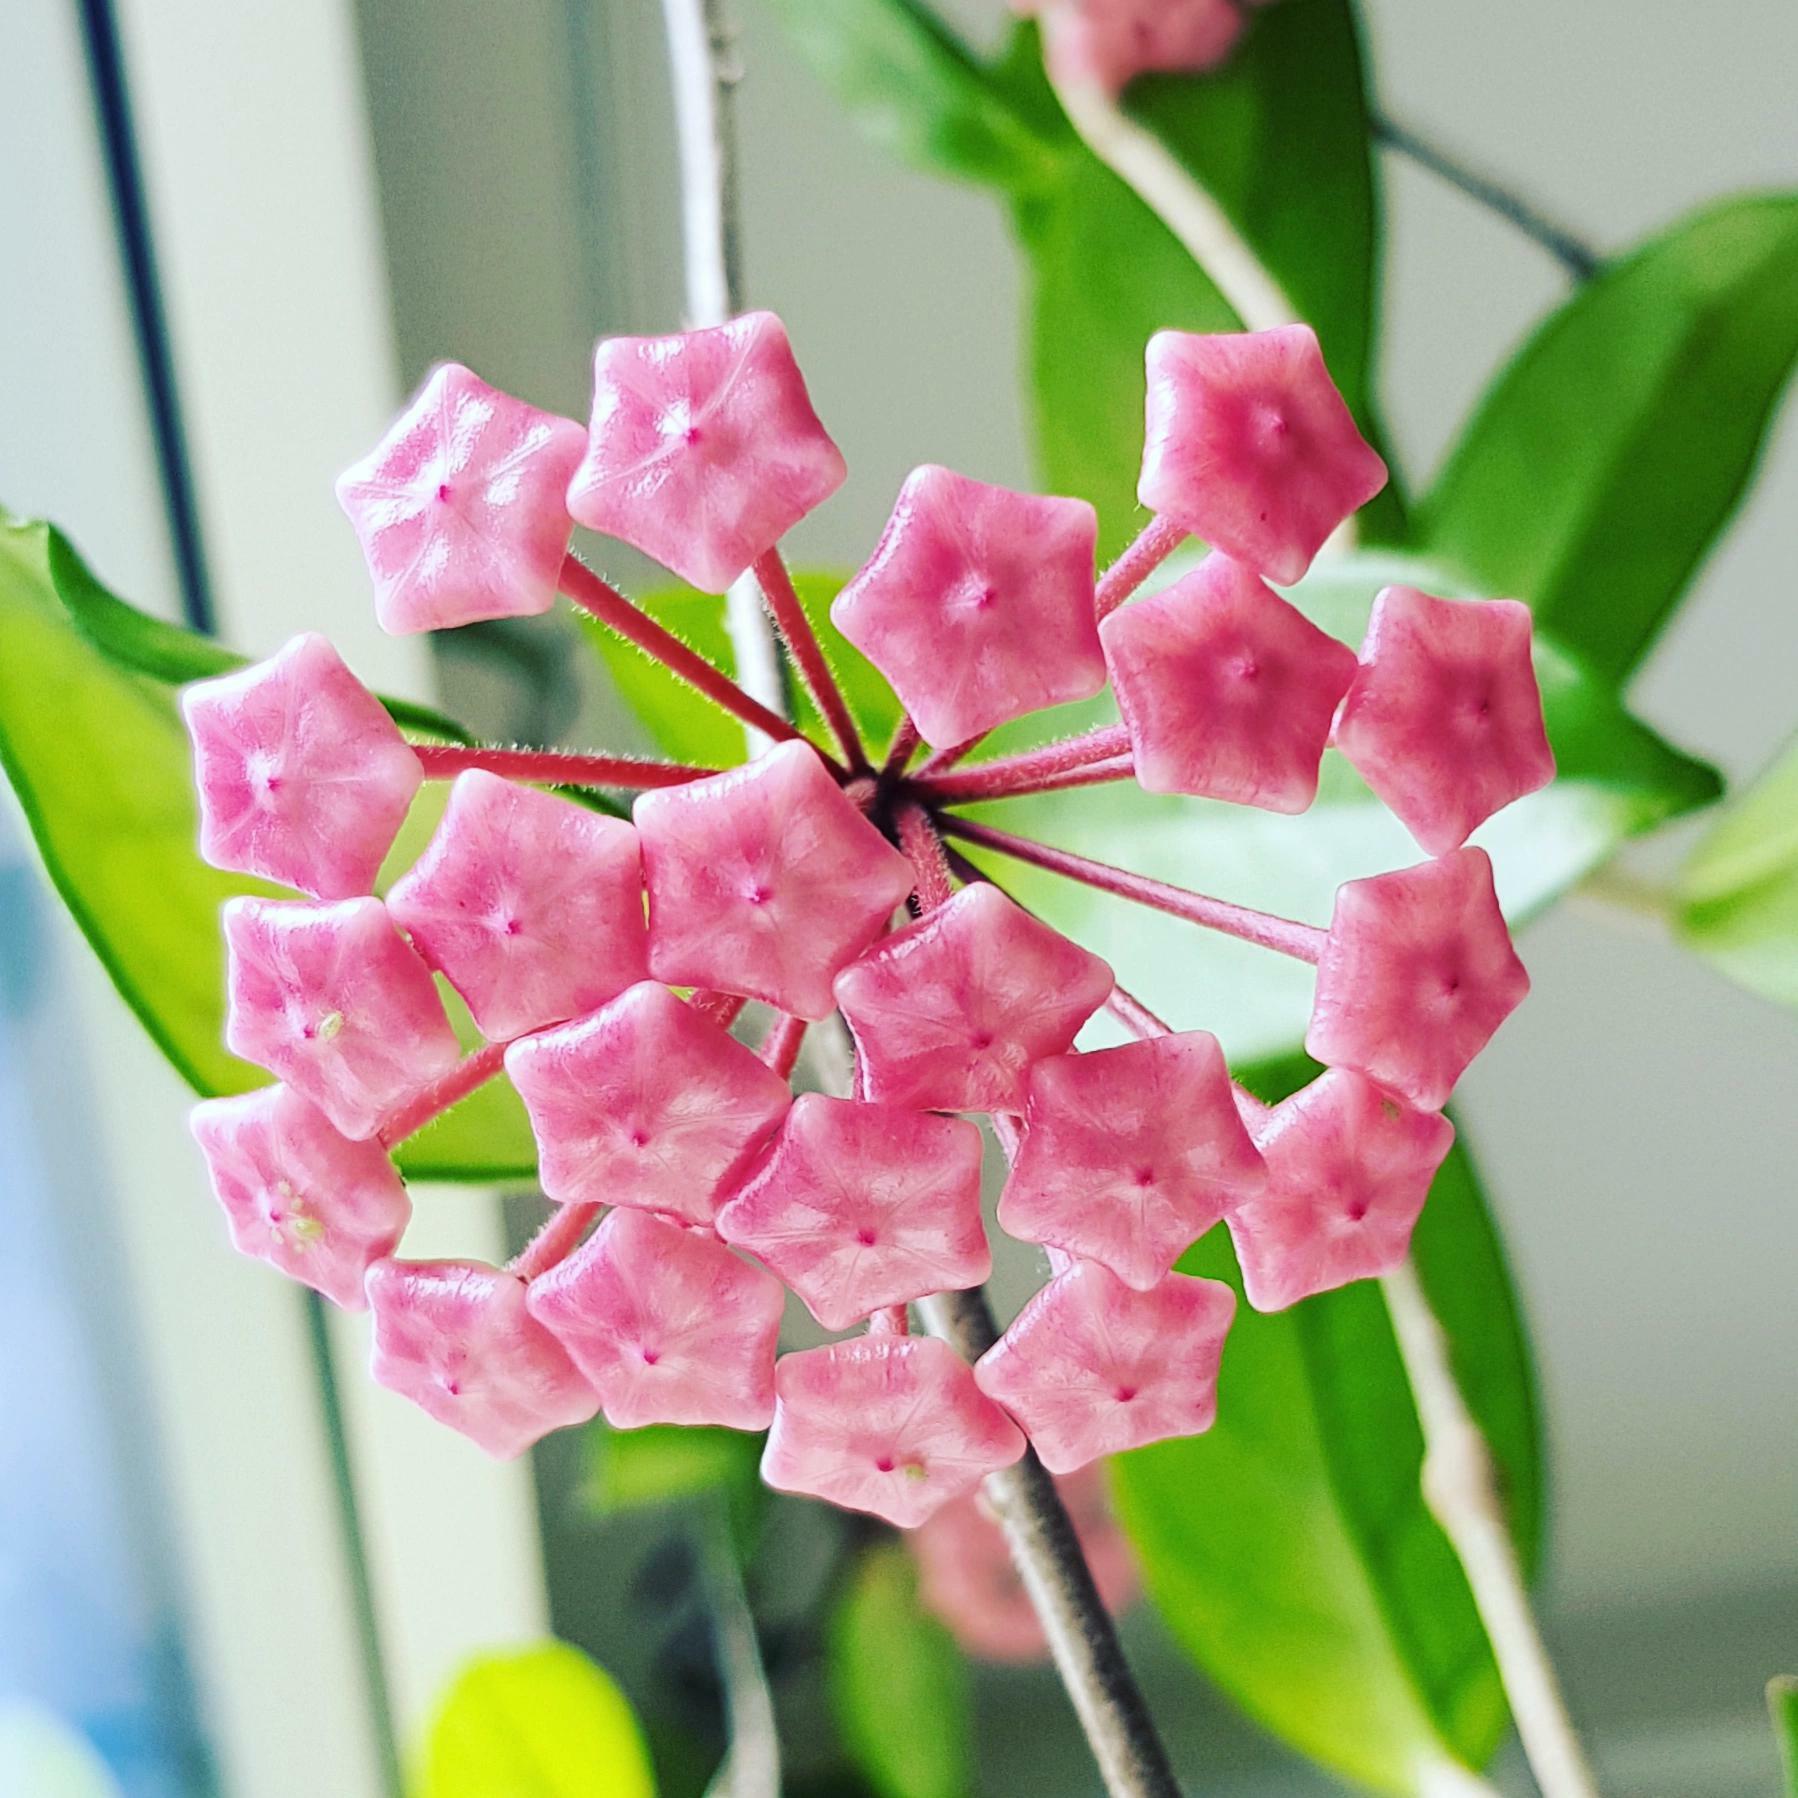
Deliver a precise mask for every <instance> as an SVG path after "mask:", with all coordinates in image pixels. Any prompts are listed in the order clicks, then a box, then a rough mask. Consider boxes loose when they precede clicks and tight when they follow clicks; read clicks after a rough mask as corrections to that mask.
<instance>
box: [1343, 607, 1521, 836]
mask: <svg viewBox="0 0 1798 1798" xmlns="http://www.w3.org/2000/svg"><path fill="white" fill-rule="evenodd" d="M1531 638H1532V629H1531V623H1530V610H1529V607H1528V606H1526V605H1522V604H1520V603H1519V602H1518V601H1517V600H1514V599H1483V600H1455V599H1434V598H1432V597H1431V596H1430V595H1429V594H1427V593H1420V592H1418V590H1417V589H1416V588H1415V587H1388V588H1386V589H1385V590H1384V591H1383V592H1382V593H1381V594H1380V596H1379V597H1378V598H1377V599H1376V600H1375V601H1374V603H1373V616H1372V617H1371V619H1370V620H1369V621H1368V626H1367V637H1366V640H1365V641H1364V642H1363V643H1362V645H1361V669H1360V672H1359V673H1358V674H1357V675H1356V676H1355V681H1354V685H1353V686H1351V687H1350V688H1349V691H1348V698H1347V699H1346V700H1345V701H1344V702H1343V707H1342V713H1341V716H1340V717H1339V718H1338V719H1337V721H1336V746H1337V748H1339V749H1340V750H1341V751H1342V752H1343V754H1344V755H1346V756H1347V757H1348V759H1349V760H1350V761H1351V762H1353V763H1354V765H1355V767H1356V768H1357V769H1358V770H1359V771H1360V774H1361V776H1362V778H1363V779H1364V780H1365V781H1366V782H1367V784H1368V785H1369V786H1370V787H1372V788H1373V790H1374V793H1375V796H1376V797H1377V798H1379V799H1380V800H1381V801H1382V802H1383V803H1384V804H1385V805H1386V806H1387V807H1388V808H1389V809H1390V810H1391V811H1392V812H1393V813H1394V814H1395V816H1397V818H1398V819H1399V821H1400V822H1401V823H1402V824H1404V825H1405V826H1406V828H1407V829H1408V830H1409V831H1410V832H1411V834H1412V836H1414V837H1415V838H1416V839H1417V841H1418V842H1419V844H1421V845H1422V847H1423V848H1425V849H1427V850H1428V851H1429V852H1430V854H1431V855H1443V854H1446V853H1447V852H1448V851H1449V850H1451V849H1458V848H1460V846H1461V845H1462V844H1463V843H1464V842H1466V841H1467V838H1468V837H1469V835H1471V834H1472V832H1473V831H1475V830H1477V829H1478V828H1479V826H1480V825H1481V824H1483V823H1485V821H1486V820H1487V819H1488V818H1490V817H1491V816H1492V814H1493V813H1494V812H1496V811H1501V810H1503V808H1504V807H1505V806H1507V805H1509V804H1510V803H1511V801H1512V800H1514V799H1521V798H1522V797H1523V796H1524V794H1526V793H1533V792H1535V791H1536V790H1537V789H1538V788H1539V787H1545V786H1547V785H1548V783H1549V782H1550V781H1551V780H1553V779H1554V776H1555V758H1554V751H1553V750H1552V749H1550V748H1549V746H1548V731H1547V728H1546V727H1545V725H1544V724H1543V721H1542V689H1541V688H1540V687H1539V686H1538V685H1537V683H1536V670H1535V666H1534V664H1533V663H1532V661H1531V660H1530V643H1531Z"/></svg>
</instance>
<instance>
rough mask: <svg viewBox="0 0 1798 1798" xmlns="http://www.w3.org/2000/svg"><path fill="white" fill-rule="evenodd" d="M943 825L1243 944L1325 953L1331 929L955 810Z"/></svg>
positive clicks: (1312, 955)
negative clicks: (1097, 859) (1152, 877)
mask: <svg viewBox="0 0 1798 1798" xmlns="http://www.w3.org/2000/svg"><path fill="white" fill-rule="evenodd" d="M940 825H941V828H942V829H943V830H945V831H947V832H949V834H950V835H952V836H957V837H961V838H962V839H963V840H964V841H966V842H969V843H978V844H980V845H981V847H982V848H986V849H996V850H997V851H998V852H999V854H1001V855H1009V856H1011V857H1012V858H1013V859H1014V860H1016V861H1021V862H1029V863H1031V865H1032V866H1034V867H1038V868H1046V869H1047V870H1048V871H1049V872H1050V873H1051V874H1062V875H1065V876H1066V877H1067V878H1068V879H1069V880H1077V881H1079V882H1081V883H1082V885H1085V886H1090V887H1097V888H1098V889H1099V891H1101V892H1105V893H1110V894H1112V895H1113V896H1114V897H1116V898H1119V899H1131V900H1134V901H1135V902H1136V903H1137V904H1138V905H1147V906H1150V907H1152V908H1153V909H1154V910H1156V911H1164V912H1167V913H1169V914H1170V915H1171V916H1173V917H1176V918H1184V919H1185V920H1186V921H1187V922H1188V923H1189V924H1201V925H1203V926H1204V927H1205V928H1206V929H1207V930H1218V931H1222V932H1223V933H1224V935H1226V936H1233V937H1240V938H1241V939H1242V941H1243V942H1245V943H1258V944H1260V945H1261V947H1262V948H1264V949H1277V950H1278V951H1279V952H1280V954H1282V955H1290V956H1293V957H1294V958H1295V959H1296V960H1299V961H1308V962H1312V963H1315V962H1316V961H1317V960H1318V958H1319V957H1320V956H1321V955H1322V954H1323V948H1324V943H1325V942H1326V941H1327V940H1328V937H1329V932H1328V931H1324V930H1319V929H1318V928H1317V926H1316V925H1315V924H1300V923H1298V922H1297V921H1296V920H1294V919H1292V918H1277V917H1275V916H1273V914H1272V913H1271V912H1262V911H1255V910H1254V909H1252V908H1251V907H1249V906H1246V905H1231V904H1230V903H1229V902H1228V901H1227V900H1224V899H1213V898H1211V897H1209V896H1208V895H1207V894H1204V893H1194V892H1190V891H1188V890H1187V888H1185V887H1177V886H1170V885H1169V884H1168V883H1167V882H1166V881H1163V880H1150V879H1149V878H1148V877H1147V876H1146V875H1143V874H1132V873H1131V872H1130V870H1129V869H1128V868H1114V867H1112V865H1111V864H1110V863H1109V862H1095V861H1089V860H1088V859H1087V858H1086V857H1085V856H1084V855H1074V854H1072V853H1071V852H1070V851H1068V850H1066V849H1052V848H1050V847H1049V845H1048V844H1047V843H1039V842H1036V841H1035V840H1034V839H1033V838H1031V837H1019V836H1013V835H1012V833H1011V832H1010V831H1008V830H995V829H993V827H992V826H991V825H990V824H976V823H974V822H973V821H972V820H971V819H968V818H958V817H956V816H955V815H954V814H953V813H950V814H945V816H944V817H943V818H942V819H941V820H940Z"/></svg>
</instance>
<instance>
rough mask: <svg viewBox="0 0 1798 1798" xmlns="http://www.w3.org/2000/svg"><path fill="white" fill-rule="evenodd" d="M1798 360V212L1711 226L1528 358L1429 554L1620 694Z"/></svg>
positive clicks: (1780, 201) (1586, 303)
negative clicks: (1525, 610) (1501, 598)
mask: <svg viewBox="0 0 1798 1798" xmlns="http://www.w3.org/2000/svg"><path fill="white" fill-rule="evenodd" d="M1795 359H1798V195H1792V194H1779V195H1754V196H1750V197H1747V198H1741V199H1733V200H1726V201H1723V202H1722V203H1721V204H1718V205H1714V206H1710V207H1707V208H1706V209H1705V210H1704V211H1702V212H1699V213H1697V214H1695V215H1694V216H1692V217H1691V218H1688V219H1686V220H1684V221H1682V222H1681V223H1680V224H1678V225H1675V226H1674V227H1673V228H1672V229H1671V230H1670V231H1668V232H1666V233H1665V234H1664V235H1662V236H1660V237H1657V238H1655V239H1653V240H1652V241H1651V242H1649V243H1648V244H1646V245H1645V246H1643V247H1642V248H1641V249H1639V250H1637V251H1636V252H1635V253H1634V254H1633V255H1631V256H1628V257H1626V258H1624V259H1623V260H1621V261H1619V262H1617V263H1615V264H1613V265H1611V266H1610V267H1608V268H1607V269H1605V270H1604V271H1603V272H1602V273H1600V274H1599V275H1598V276H1597V277H1596V278H1595V279H1593V280H1592V281H1589V282H1587V283H1586V284H1585V285H1584V286H1583V287H1581V288H1580V289H1579V291H1578V292H1577V293H1575V294H1574V295H1573V297H1572V298H1571V299H1569V300H1568V301H1567V302H1566V304H1565V305H1563V306H1561V307H1560V308H1559V309H1558V310H1557V311H1555V312H1554V313H1553V314H1551V315H1550V317H1549V318H1548V319H1547V321H1546V322H1545V323H1544V324H1543V325H1541V326H1540V327H1539V328H1538V329H1537V331H1536V332H1535V334H1534V335H1533V336H1532V337H1531V338H1530V339H1529V341H1528V342H1527V343H1525V344H1524V346H1523V348H1522V349H1521V350H1520V351H1519V352H1518V353H1517V355H1516V356H1515V358H1514V359H1513V360H1512V361H1511V363H1510V364H1509V365H1508V366H1507V367H1506V368H1505V369H1504V371H1503V372H1502V373H1501V374H1500V375H1499V376H1498V378H1497V380H1496V381H1495V382H1494V383H1493V385H1492V387H1491V389H1490V390H1489V392H1488V393H1487V395H1486V398H1485V399H1484V401H1483V402H1482V403H1481V405H1480V407H1479V410H1478V411H1477V412H1476V413H1475V415H1474V417H1473V420H1472V422H1471V423H1470V424H1469V425H1468V427H1467V430H1466V432H1465V434H1464V435H1463V436H1462V438H1461V440H1460V442H1459V443H1458V444H1457V445H1456V447H1455V449H1454V450H1453V452H1452V453H1451V455H1450V457H1449V460H1448V462H1447V465H1446V466H1445V467H1444V469H1443V471H1442V474H1441V476H1440V478H1439V479H1438V480H1437V482H1436V485H1435V487H1434V489H1433V490H1432V492H1431V493H1430V495H1429V498H1428V501H1427V502H1426V504H1425V505H1424V506H1423V508H1422V510H1421V517H1420V520H1419V540H1420V541H1421V542H1423V543H1424V544H1426V545H1427V546H1428V547H1429V549H1430V550H1431V552H1432V553H1434V554H1437V555H1440V556H1442V557H1445V558H1447V559H1448V560H1450V561H1451V562H1453V563H1454V564H1455V565H1457V566H1458V567H1459V568H1460V569H1461V570H1462V571H1463V572H1464V573H1465V575H1466V576H1467V577H1468V578H1469V579H1471V580H1473V581H1475V582H1477V583H1479V584H1481V585H1483V586H1484V587H1485V589H1486V591H1488V592H1490V593H1499V594H1512V595H1515V596H1516V597H1518V598H1520V599H1524V600H1527V601H1528V602H1529V603H1530V605H1531V606H1533V607H1534V608H1535V612H1536V618H1537V621H1538V622H1539V623H1540V624H1543V625H1546V626H1548V627H1549V628H1551V629H1552V630H1554V631H1555V633H1556V634H1557V635H1558V636H1559V637H1560V639H1561V641H1562V642H1564V643H1565V644H1567V645H1568V647H1569V648H1571V649H1573V650H1575V651H1578V652H1579V653H1581V654H1582V655H1584V656H1585V658H1586V659H1587V661H1588V662H1589V663H1590V665H1591V666H1592V667H1593V668H1594V669H1595V670H1597V671H1598V672H1599V673H1601V674H1608V675H1611V676H1613V677H1618V676H1621V675H1623V674H1625V673H1626V672H1628V670H1629V669H1630V668H1632V667H1633V666H1634V665H1635V664H1636V663H1637V662H1638V661H1639V660H1640V659H1641V657H1642V655H1643V653H1644V652H1645V651H1646V650H1647V648H1648V646H1649V645H1650V644H1651V643H1652V642H1653V641H1654V638H1655V636H1656V634H1657V632H1658V631H1659V630H1660V628H1661V626H1662V625H1663V624H1664V623H1665V622H1666V620H1667V618H1668V617H1669V616H1670V615H1671V613H1672V611H1673V608H1674V607H1675V606H1676V605H1677V604H1678V602H1679V599H1680V596H1681V594H1682V593H1683V592H1684V591H1685V588H1686V585H1687V583H1688V581H1689V580H1690V579H1691V577H1692V573H1693V571H1694V570H1695V569H1696V568H1697V566H1698V564H1699V563H1700V562H1701V561H1702V560H1703V558H1704V555H1705V553H1706V551H1707V550H1708V549H1709V548H1710V546H1711V544H1712V543H1713V542H1714V541H1715V540H1716V538H1717V536H1718V534H1719V533H1720V532H1721V530H1722V528H1723V526H1724V525H1725V524H1726V523H1727V522H1728V520H1729V517H1730V515H1731V514H1732V513H1733V512H1734V510H1735V509H1736V507H1737V505H1738V504H1739V503H1740V501H1741V499H1742V496H1743V494H1744V493H1745V492H1746V491H1747V488H1748V484H1749V482H1750V480H1751V478H1752V476H1753V473H1754V467H1755V462H1756V460H1757V458H1758V456H1759V453H1760V448H1761V444H1762V442H1763V441H1764V439H1765V436H1766V432H1767V427H1768V425H1769V423H1770V422H1771V420H1772V416H1773V411H1774V407H1775V404H1776V402H1777V401H1778V399H1779V396H1780V394H1781V391H1782V390H1783V388H1784V386H1785V383H1786V381H1787V379H1788V378H1789V376H1790V375H1791V372H1792V367H1793V363H1794V360H1795Z"/></svg>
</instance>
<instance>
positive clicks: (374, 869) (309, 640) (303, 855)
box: [181, 632, 424, 899]
mask: <svg viewBox="0 0 1798 1798" xmlns="http://www.w3.org/2000/svg"><path fill="white" fill-rule="evenodd" d="M181 713H182V716H183V717H184V718H185V719H186V720H187V731H188V735H189V736H190V737H191V738H192V739H193V752H194V784H195V785H196V786H197V787H198V788H199V793H200V854H201V855H202V856H203V857H204V858H205V860H206V861H208V862H210V863H211V864H212V866H213V867H215V868H223V869H225V870H226V871H227V872H229V873H233V874H259V875H261V876H262V877H263V878H264V879H265V880H273V881H278V882H279V883H280V884H281V885H282V886H290V887H298V888H299V890H300V891H301V892H303V893H311V894H312V895H313V896H314V897H315V898H318V899H348V898H351V897H352V896H354V895H355V894H357V893H368V892H372V891H373V890H374V884H375V876H376V874H377V873H379V871H380V867H381V863H382V861H383V860H384V859H385V858H386V855H387V851H388V850H389V849H391V848H392V847H393V839H394V837H395V836H396V835H398V833H399V828H400V826H401V824H403V823H404V822H405V819H406V812H407V809H408V807H410V805H411V804H412V798H413V795H414V794H415V793H417V791H418V788H419V783H420V782H421V781H422V780H423V779H424V769H423V767H422V766H421V765H420V764H419V760H418V757H417V756H416V755H414V754H413V753H412V750H411V748H410V747H409V746H408V744H407V743H406V740H405V738H403V737H402V736H401V735H400V733H399V730H398V728H397V727H396V726H395V724H394V722H393V720H392V719H391V718H390V717H389V716H388V715H387V708H386V707H385V706H383V705H382V704H381V702H380V701H379V700H378V699H377V698H375V696H374V695H373V694H372V693H371V692H369V690H368V689H367V688H366V687H365V686H363V684H362V683H361V682H360V681H359V680H357V678H356V677H355V675H353V674H352V673H351V672H350V671H349V669H348V668H346V667H345V666H344V663H343V659H342V657H340V656H339V655H338V653H337V651H336V650H334V649H333V648H332V647H331V645H330V644H329V643H327V642H326V641H325V639H324V638H323V637H321V636H318V635H317V634H315V633H313V632H307V634H306V635H304V636H301V637H295V638H294V640H293V641H292V642H291V643H289V644H288V645H287V647H286V648H285V649H283V650H282V651H281V652H280V653H279V654H278V655H276V656H273V657H271V658H270V659H269V660H268V661H266V662H257V663H256V664H255V665H254V666H253V667H249V668H242V669H239V670H238V671H237V672H236V673H235V674H225V675H221V676H219V678H218V679H216V680H205V681H198V682H196V683H195V684H194V685H193V686H191V687H188V688H186V689H185V690H184V691H183V692H182V695H181Z"/></svg>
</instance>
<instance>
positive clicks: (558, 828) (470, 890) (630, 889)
mask: <svg viewBox="0 0 1798 1798" xmlns="http://www.w3.org/2000/svg"><path fill="white" fill-rule="evenodd" d="M387 909H388V912H389V913H390V914H391V916H392V917H393V919H394V922H395V923H397V924H399V925H400V926H401V927H402V928H403V929H404V930H405V931H407V933H408V934H409V935H410V936H411V938H412V943H413V946H414V947H415V948H416V949H417V950H418V952H419V953H420V954H421V955H422V956H423V957H424V958H425V960H426V961H428V962H429V963H430V964H431V966H432V967H434V968H436V969H437V970H438V972H439V973H441V974H442V975H443V976H444V977H445V978H446V979H447V980H448V981H449V983H450V985H451V986H453V987H454V988H455V989H456V991H457V992H459V993H460V994H461V995H462V997H463V998H464V999H466V1000H467V1001H468V1009H469V1011H470V1012H471V1013H472V1014H473V1016H474V1021H475V1023H476V1024H477V1025H478V1026H479V1027H480V1030H481V1034H482V1035H483V1036H487V1037H490V1038H492V1039H493V1040H494V1041H496V1042H503V1041H506V1040H508V1039H510V1038H511V1037H515V1036H521V1035H523V1033H524V1032H525V1031H527V1030H536V1029H539V1028H540V1027H541V1026H543V1025H545V1024H551V1023H555V1022H556V1021H558V1020H559V1019H562V1018H570V1017H575V1016H577V1015H579V1014H580V1013H582V1012H588V1011H591V1010H592V1009H593V1008H594V1007H595V1006H596V1005H603V1004H604V1003H605V1001H606V1000H608V999H610V998H613V997H614V996H615V995H617V994H618V993H621V992H622V991H623V990H624V989H625V988H626V987H627V986H632V985H634V984H635V983H636V982H637V981H639V980H641V979H643V978H644V976H645V975H646V974H647V973H648V972H649V965H648V933H647V932H646V930H645V929H644V924H643V863H642V857H641V856H640V855H639V853H638V850H637V833H636V831H635V830H633V829H632V828H631V826H630V825H628V824H626V823H625V822H624V821H623V820H622V819H621V818H604V817H601V816H600V815H599V814H598V813H597V812H590V811H588V810H587V809H586V808H585V807H583V806H579V805H575V804H573V803H571V802H570V801H569V800H566V799H558V798H556V797H555V795H554V794H552V793H545V792H543V791H541V790H540V789H538V788H535V787H523V786H519V785H518V784H517V783H515V782H513V781H509V780H501V779H500V778H499V777H498V776H497V775H493V774H487V773H484V772H482V771H481V770H479V769H471V770H470V771H469V772H468V773H466V774H462V775H459V776H457V779H456V784H455V785H454V787H452V788H451V789H450V799H449V806H448V808H447V810H446V811H445V812H444V815H443V822H442V823H441V824H439V825H438V827H437V834H436V835H435V836H434V837H432V839H431V841H430V843H429V845H428V846H427V847H426V849H425V852H424V854H423V855H422V856H420V857H419V859H418V861H417V863H416V864H415V865H414V867H413V868H412V871H411V872H410V873H409V874H407V875H406V876H405V878H404V879H402V880H401V881H400V882H399V884H398V885H397V886H395V887H394V889H393V891H392V892H391V893H389V894H388V896H387Z"/></svg>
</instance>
